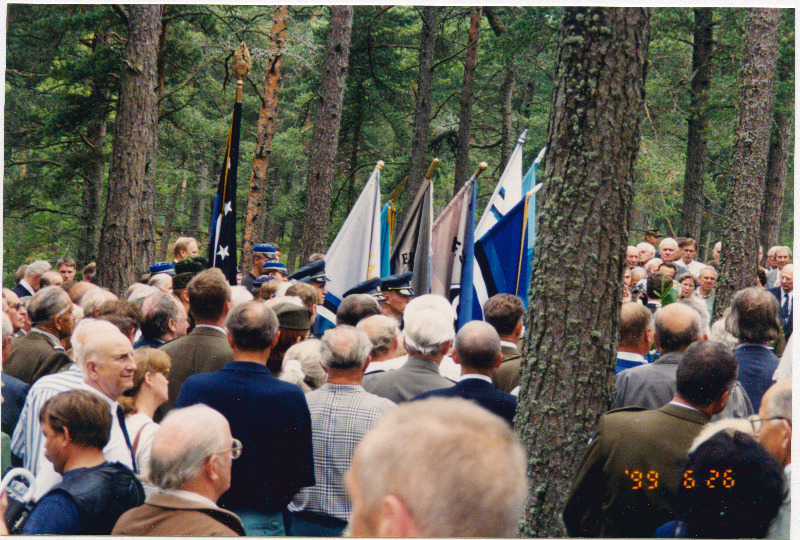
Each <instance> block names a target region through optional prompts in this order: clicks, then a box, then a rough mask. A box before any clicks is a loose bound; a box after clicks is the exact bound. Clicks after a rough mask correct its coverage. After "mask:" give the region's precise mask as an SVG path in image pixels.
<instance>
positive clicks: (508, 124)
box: [499, 58, 516, 171]
mask: <svg viewBox="0 0 800 540" xmlns="http://www.w3.org/2000/svg"><path fill="white" fill-rule="evenodd" d="M515 76H516V70H515V68H514V60H512V59H511V58H509V59H508V60H506V75H505V78H504V79H503V84H502V86H501V87H500V99H502V100H503V101H502V104H501V105H500V116H501V117H502V119H503V127H502V130H501V132H500V133H501V135H500V137H501V142H500V164H499V165H500V170H501V171H502V170H503V168H504V167H505V166H506V163H508V159H509V158H510V157H511V153H512V152H513V151H514V145H515V144H516V143H515V141H516V138H515V134H514V131H513V130H514V125H513V120H514V115H513V112H514V111H513V109H512V99H513V98H514V77H515Z"/></svg>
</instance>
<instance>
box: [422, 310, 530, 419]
mask: <svg viewBox="0 0 800 540" xmlns="http://www.w3.org/2000/svg"><path fill="white" fill-rule="evenodd" d="M453 360H455V361H456V363H458V364H461V372H462V375H461V380H460V381H459V382H458V383H457V384H456V385H455V386H453V387H450V388H443V389H441V390H431V391H430V392H425V393H424V394H421V395H419V396H417V397H416V398H414V399H415V400H417V399H427V398H431V397H461V398H464V399H469V400H471V401H474V402H476V403H477V404H478V405H480V406H481V407H483V408H484V409H487V410H489V411H491V412H493V413H494V414H496V415H498V416H500V417H502V418H503V419H504V420H505V421H506V422H508V423H509V425H511V426H512V427H513V425H514V413H515V412H516V411H517V398H516V397H515V396H512V395H511V394H509V393H507V392H503V391H501V390H498V389H497V388H495V387H493V386H492V372H493V371H494V370H495V369H496V368H497V367H498V366H499V365H500V363H501V362H502V361H503V355H502V354H501V353H500V336H499V335H498V334H497V331H496V330H495V329H494V328H493V327H492V325H490V324H489V323H485V322H483V321H470V322H468V323H467V324H465V325H464V326H463V327H461V330H459V331H458V334H456V345H455V349H454V350H453Z"/></svg>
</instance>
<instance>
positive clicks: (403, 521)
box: [377, 495, 420, 538]
mask: <svg viewBox="0 0 800 540" xmlns="http://www.w3.org/2000/svg"><path fill="white" fill-rule="evenodd" d="M377 533H378V536H382V537H390V538H418V537H419V536H420V533H419V528H418V527H417V524H416V523H415V522H414V516H412V515H411V510H409V509H408V506H406V503H405V502H403V500H402V499H401V498H400V497H398V496H397V495H386V496H385V497H384V498H383V500H382V501H381V515H380V516H379V517H378V524H377Z"/></svg>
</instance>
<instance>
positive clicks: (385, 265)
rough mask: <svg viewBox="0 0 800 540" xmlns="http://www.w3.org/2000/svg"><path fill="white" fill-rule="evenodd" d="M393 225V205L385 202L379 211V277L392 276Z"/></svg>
mask: <svg viewBox="0 0 800 540" xmlns="http://www.w3.org/2000/svg"><path fill="white" fill-rule="evenodd" d="M393 225H394V204H392V201H389V202H387V203H386V204H385V205H384V206H383V210H381V276H380V277H382V278H384V277H386V276H390V275H391V274H392V265H391V262H392V261H391V259H392V257H391V253H392V226H393Z"/></svg>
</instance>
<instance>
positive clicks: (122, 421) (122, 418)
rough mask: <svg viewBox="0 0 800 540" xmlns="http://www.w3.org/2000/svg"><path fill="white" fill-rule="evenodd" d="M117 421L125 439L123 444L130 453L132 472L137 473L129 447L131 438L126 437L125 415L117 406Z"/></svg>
mask: <svg viewBox="0 0 800 540" xmlns="http://www.w3.org/2000/svg"><path fill="white" fill-rule="evenodd" d="M117 420H118V421H119V427H120V429H122V435H123V437H125V444H126V445H127V446H128V451H129V452H130V453H131V463H133V472H135V473H138V472H139V471H137V470H136V456H135V455H134V454H133V446H131V438H130V437H128V428H127V427H125V413H124V412H122V407H121V406H120V405H117Z"/></svg>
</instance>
